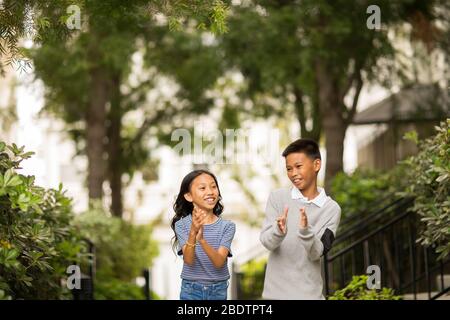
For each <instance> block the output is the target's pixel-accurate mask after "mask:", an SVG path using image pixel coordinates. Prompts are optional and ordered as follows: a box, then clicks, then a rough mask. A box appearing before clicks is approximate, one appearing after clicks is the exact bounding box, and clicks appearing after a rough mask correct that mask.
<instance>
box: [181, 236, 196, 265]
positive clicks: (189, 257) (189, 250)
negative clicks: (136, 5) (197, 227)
mask: <svg viewBox="0 0 450 320" xmlns="http://www.w3.org/2000/svg"><path fill="white" fill-rule="evenodd" d="M195 236H196V233H195V231H194V230H192V229H191V231H190V232H189V238H188V240H187V242H186V245H185V248H184V252H183V260H184V262H186V263H187V264H189V265H192V264H193V263H194V259H195V240H196V239H195Z"/></svg>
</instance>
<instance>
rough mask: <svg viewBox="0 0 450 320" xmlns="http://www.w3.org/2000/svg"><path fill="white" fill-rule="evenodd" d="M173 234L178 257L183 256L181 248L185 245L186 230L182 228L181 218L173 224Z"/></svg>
mask: <svg viewBox="0 0 450 320" xmlns="http://www.w3.org/2000/svg"><path fill="white" fill-rule="evenodd" d="M175 234H176V235H177V239H178V248H177V250H178V255H180V256H181V255H182V254H183V250H182V248H183V246H184V245H185V244H186V241H187V238H188V232H187V230H186V228H185V227H184V221H183V218H181V219H180V220H178V221H177V222H176V223H175Z"/></svg>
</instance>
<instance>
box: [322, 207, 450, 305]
mask: <svg viewBox="0 0 450 320" xmlns="http://www.w3.org/2000/svg"><path fill="white" fill-rule="evenodd" d="M412 203H413V199H397V200H395V201H393V202H392V203H391V204H388V205H387V206H385V208H384V211H383V210H381V211H380V210H378V211H376V212H374V213H372V214H370V215H368V216H366V218H365V219H364V221H363V222H361V223H359V224H356V225H354V227H352V228H347V229H346V230H345V231H344V233H343V234H340V235H339V236H338V237H337V238H336V240H335V243H334V246H333V249H332V250H331V251H330V252H329V253H328V254H326V255H324V260H323V273H324V289H325V290H324V291H325V294H326V295H327V296H328V295H330V294H332V293H333V292H334V291H335V290H337V289H341V288H343V287H345V285H346V284H347V283H348V282H349V281H350V280H351V278H352V276H353V275H360V274H366V271H367V267H368V266H370V265H377V266H379V267H380V271H381V285H382V286H385V287H389V288H393V289H394V290H395V293H396V294H398V295H407V294H410V295H411V298H413V299H417V298H418V293H423V292H424V293H426V297H424V298H426V299H436V298H438V297H440V296H442V295H443V294H445V293H447V292H448V291H449V288H447V287H446V285H445V282H444V275H445V274H450V269H449V267H450V265H449V262H450V259H449V258H447V259H445V260H443V261H441V260H438V259H437V257H438V255H437V254H436V253H435V250H434V248H432V247H424V246H422V245H420V244H418V243H417V241H416V240H417V236H418V227H419V222H420V221H419V218H418V216H417V214H415V213H414V212H412V211H411V210H410V208H411V206H412ZM374 226H377V227H374ZM435 280H436V281H435Z"/></svg>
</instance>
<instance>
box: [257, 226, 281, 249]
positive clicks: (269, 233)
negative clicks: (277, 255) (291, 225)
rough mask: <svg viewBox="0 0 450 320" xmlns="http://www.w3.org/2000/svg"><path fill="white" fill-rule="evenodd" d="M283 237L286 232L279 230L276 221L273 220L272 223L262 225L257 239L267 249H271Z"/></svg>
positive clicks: (278, 243)
mask: <svg viewBox="0 0 450 320" xmlns="http://www.w3.org/2000/svg"><path fill="white" fill-rule="evenodd" d="M286 233H287V232H286ZM285 237H286V234H283V233H282V232H281V230H280V229H279V228H278V225H277V222H276V221H274V222H273V223H272V224H266V225H265V226H264V228H263V230H262V231H261V234H260V237H259V240H260V241H261V243H262V245H263V246H264V247H265V248H266V249H267V250H270V251H272V250H274V249H276V248H278V247H279V246H280V244H281V242H282V241H283V240H284V238H285Z"/></svg>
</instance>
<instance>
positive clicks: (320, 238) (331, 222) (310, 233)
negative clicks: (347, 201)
mask: <svg viewBox="0 0 450 320" xmlns="http://www.w3.org/2000/svg"><path fill="white" fill-rule="evenodd" d="M340 219H341V208H340V207H338V209H337V210H336V212H335V213H334V214H333V216H332V217H331V218H330V219H328V221H327V222H325V223H324V224H323V225H322V226H319V227H318V228H317V230H318V231H317V232H315V230H314V228H312V227H311V226H308V227H307V228H304V229H302V228H299V230H298V236H299V238H300V239H301V240H302V243H303V245H304V246H305V249H306V252H308V256H309V258H310V259H311V260H312V261H316V260H319V259H320V257H321V256H322V255H324V254H326V253H327V252H328V251H329V250H330V249H331V246H332V244H333V241H334V238H335V235H336V231H337V228H338V226H339V221H340Z"/></svg>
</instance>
